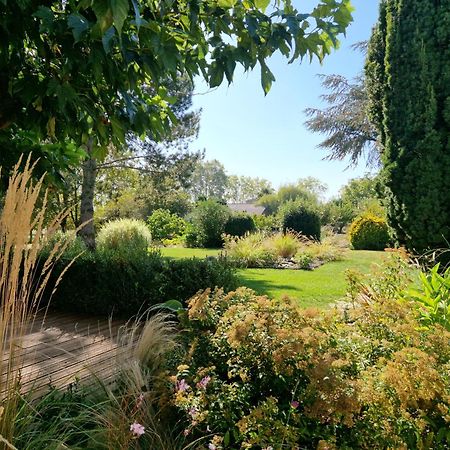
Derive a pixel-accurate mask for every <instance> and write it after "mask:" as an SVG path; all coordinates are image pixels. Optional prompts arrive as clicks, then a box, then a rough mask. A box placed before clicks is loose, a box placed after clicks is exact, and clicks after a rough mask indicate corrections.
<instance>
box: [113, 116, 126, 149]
mask: <svg viewBox="0 0 450 450" xmlns="http://www.w3.org/2000/svg"><path fill="white" fill-rule="evenodd" d="M111 126H112V132H113V136H114V138H115V139H116V140H117V141H119V142H121V143H122V142H125V129H124V127H123V124H122V122H121V121H120V120H119V119H118V118H117V117H112V118H111Z"/></svg>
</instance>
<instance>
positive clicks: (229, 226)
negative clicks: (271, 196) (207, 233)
mask: <svg viewBox="0 0 450 450" xmlns="http://www.w3.org/2000/svg"><path fill="white" fill-rule="evenodd" d="M255 230H256V225H255V221H254V220H253V217H252V216H251V215H250V214H246V213H240V214H238V213H235V214H232V215H231V216H230V218H229V219H228V220H227V223H226V224H225V229H224V231H225V233H226V234H229V235H230V236H239V237H240V236H244V235H245V234H247V233H252V232H253V231H255Z"/></svg>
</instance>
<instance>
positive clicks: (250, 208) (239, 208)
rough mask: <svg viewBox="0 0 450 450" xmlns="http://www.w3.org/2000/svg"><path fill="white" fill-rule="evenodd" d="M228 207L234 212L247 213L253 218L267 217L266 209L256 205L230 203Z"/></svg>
mask: <svg viewBox="0 0 450 450" xmlns="http://www.w3.org/2000/svg"><path fill="white" fill-rule="evenodd" d="M228 207H229V208H230V209H231V211H233V212H241V213H247V214H250V215H252V216H264V215H266V214H265V213H266V207H265V206H259V205H255V204H254V203H229V204H228Z"/></svg>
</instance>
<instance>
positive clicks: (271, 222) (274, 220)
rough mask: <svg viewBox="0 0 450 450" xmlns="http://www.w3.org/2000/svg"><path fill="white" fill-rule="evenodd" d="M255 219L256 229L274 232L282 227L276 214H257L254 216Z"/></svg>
mask: <svg viewBox="0 0 450 450" xmlns="http://www.w3.org/2000/svg"><path fill="white" fill-rule="evenodd" d="M253 220H254V221H255V225H256V229H257V230H258V231H262V232H265V233H267V232H274V231H278V230H279V229H280V221H279V218H278V217H277V216H275V215H270V216H266V215H256V216H253Z"/></svg>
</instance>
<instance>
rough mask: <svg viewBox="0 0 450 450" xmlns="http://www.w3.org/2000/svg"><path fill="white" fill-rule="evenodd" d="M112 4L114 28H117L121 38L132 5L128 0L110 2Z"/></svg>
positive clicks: (112, 0) (111, 0)
mask: <svg viewBox="0 0 450 450" xmlns="http://www.w3.org/2000/svg"><path fill="white" fill-rule="evenodd" d="M110 2H111V9H112V14H113V19H114V26H115V27H116V30H117V32H118V33H119V36H120V34H121V33H122V27H123V24H124V22H125V19H126V18H127V16H128V10H129V8H130V3H129V2H128V0H110Z"/></svg>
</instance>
